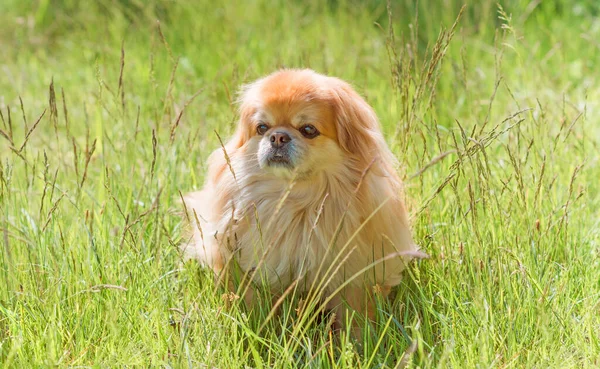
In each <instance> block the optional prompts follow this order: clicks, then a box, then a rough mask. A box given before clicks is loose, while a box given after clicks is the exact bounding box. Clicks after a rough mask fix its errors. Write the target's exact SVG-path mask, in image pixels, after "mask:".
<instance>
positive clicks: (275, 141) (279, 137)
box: [269, 131, 292, 149]
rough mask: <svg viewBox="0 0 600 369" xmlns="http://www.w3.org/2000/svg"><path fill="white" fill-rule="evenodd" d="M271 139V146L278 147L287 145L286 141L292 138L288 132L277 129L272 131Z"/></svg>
mask: <svg viewBox="0 0 600 369" xmlns="http://www.w3.org/2000/svg"><path fill="white" fill-rule="evenodd" d="M269 139H270V140H271V146H273V147H275V148H277V149H279V148H281V147H283V146H285V144H286V143H288V142H290V141H291V140H292V138H291V137H290V135H288V134H287V133H285V132H277V131H275V132H273V133H271V137H269Z"/></svg>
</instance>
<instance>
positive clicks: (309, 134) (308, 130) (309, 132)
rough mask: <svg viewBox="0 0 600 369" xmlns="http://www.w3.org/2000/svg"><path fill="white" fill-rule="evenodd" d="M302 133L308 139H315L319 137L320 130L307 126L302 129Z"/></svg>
mask: <svg viewBox="0 0 600 369" xmlns="http://www.w3.org/2000/svg"><path fill="white" fill-rule="evenodd" d="M300 133H302V136H304V137H306V138H315V137H317V136H318V135H319V130H318V129H316V128H315V126H313V125H312V124H305V125H303V126H302V127H300Z"/></svg>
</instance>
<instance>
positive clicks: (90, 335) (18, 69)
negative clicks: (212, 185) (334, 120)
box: [0, 0, 600, 368]
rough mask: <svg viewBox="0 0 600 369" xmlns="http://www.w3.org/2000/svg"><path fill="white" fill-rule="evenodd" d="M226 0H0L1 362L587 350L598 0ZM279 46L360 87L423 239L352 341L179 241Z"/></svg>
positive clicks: (551, 355) (596, 211) (449, 357)
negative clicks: (253, 306)
mask: <svg viewBox="0 0 600 369" xmlns="http://www.w3.org/2000/svg"><path fill="white" fill-rule="evenodd" d="M238 3H239V4H237V5H236V4H233V2H225V3H223V4H218V5H215V4H214V2H208V1H201V2H193V4H194V5H192V2H191V1H190V2H186V1H150V2H139V1H133V0H130V1H116V0H115V1H110V0H102V1H99V2H91V1H89V2H88V1H81V2H80V1H68V0H62V1H52V2H51V1H47V0H40V1H37V2H33V3H30V4H27V2H21V1H16V0H8V1H3V2H2V4H1V5H0V24H2V25H3V26H2V27H0V50H1V52H0V111H1V112H2V119H1V121H0V129H1V130H2V132H1V136H2V137H0V160H1V162H0V204H1V216H0V233H2V235H1V236H0V245H2V246H1V248H0V363H2V364H3V366H5V367H31V366H56V365H58V366H99V367H106V366H122V365H136V364H138V365H149V366H167V367H188V366H189V367H201V368H204V367H207V368H213V367H216V368H246V367H256V368H259V367H276V368H280V367H311V368H323V367H340V368H394V367H396V366H397V365H398V367H401V366H402V365H404V364H405V363H406V365H407V367H440V368H445V367H457V368H471V367H477V368H488V367H491V368H524V367H527V368H529V367H538V368H545V367H556V368H569V367H573V368H581V367H597V366H599V365H600V337H599V332H600V302H599V301H600V196H599V190H600V184H599V178H600V165H599V160H600V155H599V153H600V149H599V144H600V121H599V118H600V116H599V114H598V112H599V109H600V103H599V101H600V87H599V86H600V80H599V78H600V43H599V42H598V41H597V40H599V39H600V19H599V18H598V14H599V11H600V8H599V6H598V5H597V4H596V2H594V1H591V0H590V1H589V2H584V1H581V2H571V1H567V0H554V1H543V2H535V1H534V2H529V1H508V2H503V3H502V7H501V9H499V8H498V6H497V5H496V3H495V2H494V1H488V0H482V1H477V2H473V3H474V4H471V5H468V6H467V7H466V9H465V11H464V12H463V14H462V18H461V19H460V20H459V21H458V24H457V26H456V28H455V30H454V32H453V33H452V32H451V28H452V25H453V23H454V22H455V19H456V18H457V16H458V14H459V11H460V9H461V6H462V3H461V2H460V1H458V0H451V1H439V2H436V4H433V3H432V2H426V1H420V2H418V3H415V2H413V1H405V2H400V3H396V2H393V4H392V6H391V11H392V13H391V16H390V18H388V12H387V7H386V4H385V3H384V2H377V1H368V2H358V1H333V0H332V1H328V2H321V1H309V2H300V1H297V2H278V1H267V0H265V1H256V2H238ZM502 9H503V10H502ZM388 19H391V25H392V26H393V29H394V32H393V34H392V32H391V31H390V22H389V21H388ZM157 20H159V21H160V28H159V26H158V23H157ZM442 31H443V33H440V32H442ZM438 36H440V37H439V39H438ZM452 36H453V37H452ZM436 40H437V43H436ZM122 50H123V52H124V54H122ZM123 55H124V56H123ZM282 66H290V67H311V68H313V69H315V70H317V71H319V72H323V73H328V74H331V75H335V76H339V77H341V78H344V79H346V80H348V81H349V82H351V83H353V84H354V85H355V86H356V88H357V90H358V91H359V92H361V93H362V94H363V95H364V96H365V97H366V98H367V100H368V101H369V103H370V104H371V105H372V106H373V107H374V108H375V110H376V112H377V113H378V115H379V117H380V120H381V122H382V125H383V128H384V131H385V134H386V138H387V140H388V143H389V144H390V146H391V147H392V149H393V151H394V153H395V154H396V155H397V157H398V158H399V160H400V161H401V162H402V165H403V172H404V173H405V178H406V188H407V193H408V195H409V197H410V199H411V204H410V208H411V213H412V214H413V224H414V233H415V237H416V239H417V241H418V242H419V243H420V244H421V245H422V246H423V247H424V249H425V250H426V251H427V252H428V253H429V254H430V255H431V258H430V259H429V260H425V261H422V262H419V263H417V264H415V265H413V267H412V268H411V269H410V270H409V273H407V278H406V279H405V282H404V284H403V285H401V286H399V288H398V290H397V293H396V296H395V297H394V298H393V299H392V300H390V301H384V302H381V304H380V306H381V311H380V314H379V324H378V325H377V326H376V327H374V329H373V330H372V331H371V335H370V336H368V337H365V338H364V340H363V342H362V343H361V344H359V343H357V342H353V341H352V340H351V339H350V338H349V337H347V336H346V335H345V334H342V335H341V336H340V337H332V336H330V335H328V333H327V330H326V324H327V322H316V323H313V324H311V325H308V326H306V327H305V328H306V330H304V331H303V332H301V333H297V334H292V331H293V330H294V327H295V324H296V323H298V322H299V321H301V317H299V316H298V315H297V314H296V313H295V312H294V310H295V308H296V307H297V303H298V302H297V301H286V302H285V303H284V306H283V311H284V313H283V315H282V316H281V317H280V318H278V319H274V320H271V321H270V322H269V323H268V324H267V325H266V328H265V329H263V330H262V331H260V332H259V331H258V327H260V325H261V323H262V319H264V316H265V314H266V313H267V312H268V310H269V307H268V306H264V307H263V309H262V310H261V311H259V312H258V314H254V315H248V313H247V312H246V311H245V309H244V307H243V306H241V305H240V304H238V303H237V302H234V303H233V304H229V303H226V301H225V300H224V298H223V297H222V291H220V292H219V291H215V289H214V284H213V281H212V278H211V274H210V272H209V271H207V270H204V269H202V268H200V267H199V266H198V264H197V263H193V262H188V263H185V262H184V261H183V260H182V258H181V255H180V252H179V251H178V244H179V242H180V241H181V238H182V237H183V228H184V224H183V223H182V222H181V220H180V218H179V217H178V212H179V211H181V210H182V209H181V207H180V205H179V204H178V201H179V197H180V195H179V193H180V191H181V192H183V193H185V192H187V191H191V190H194V189H198V188H200V186H201V185H202V183H203V178H204V174H205V170H206V167H205V160H206V158H207V155H208V154H209V153H210V152H211V151H212V150H213V149H215V148H217V147H218V145H219V143H218V139H217V136H216V134H215V133H214V132H215V131H217V132H218V133H219V134H220V135H221V136H222V137H226V136H227V135H228V134H229V133H231V131H232V129H233V127H234V126H235V120H236V110H235V106H234V105H233V104H232V102H233V101H234V99H235V91H236V89H237V88H238V87H239V85H240V84H242V83H244V82H248V81H251V80H253V79H255V78H257V77H259V76H262V75H264V74H266V73H269V72H271V71H273V70H275V69H277V68H279V67H282ZM120 76H121V77H120ZM194 96H195V98H194ZM40 117H41V119H40ZM38 120H39V123H38ZM443 154H445V156H443V158H441V159H439V158H438V156H439V155H443ZM436 158H438V159H439V160H438V159H436ZM423 169H424V170H423ZM299 324H305V323H299ZM411 344H413V347H415V346H414V344H416V350H414V352H412V351H413V350H411V349H409V347H410V346H411ZM405 353H407V354H409V357H406V358H405V359H404V361H402V362H401V358H402V357H403V355H404V354H405Z"/></svg>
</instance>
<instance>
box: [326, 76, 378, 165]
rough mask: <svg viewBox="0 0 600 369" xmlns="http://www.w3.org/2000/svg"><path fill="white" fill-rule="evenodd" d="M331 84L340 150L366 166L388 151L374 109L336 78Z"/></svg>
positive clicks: (332, 79)
mask: <svg viewBox="0 0 600 369" xmlns="http://www.w3.org/2000/svg"><path fill="white" fill-rule="evenodd" d="M330 81H331V83H330V87H332V92H333V106H334V110H335V115H336V129H337V135H338V141H339V145H340V147H341V148H342V149H344V150H345V151H346V152H348V153H349V154H350V155H352V156H354V157H355V158H356V159H358V160H359V161H362V162H364V163H367V164H368V163H370V162H371V161H372V160H373V159H374V158H375V157H378V156H381V155H382V154H385V151H387V148H386V146H385V143H384V142H383V137H382V135H381V130H380V128H379V121H378V120H377V115H376V114H375V112H374V111H373V109H372V108H371V107H370V106H369V104H367V102H366V101H365V100H364V99H363V98H362V97H361V96H360V95H359V94H358V93H356V91H354V90H353V89H352V87H350V85H348V84H347V83H346V82H344V81H342V80H339V79H337V78H331V79H330ZM382 145H383V147H382ZM382 151H383V152H382ZM381 159H387V158H381Z"/></svg>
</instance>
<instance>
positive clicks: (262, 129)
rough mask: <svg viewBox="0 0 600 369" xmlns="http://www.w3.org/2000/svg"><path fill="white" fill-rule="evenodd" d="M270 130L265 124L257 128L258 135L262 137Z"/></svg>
mask: <svg viewBox="0 0 600 369" xmlns="http://www.w3.org/2000/svg"><path fill="white" fill-rule="evenodd" d="M268 130H269V126H268V125H266V124H264V123H261V124H259V125H257V126H256V133H258V134H259V135H261V136H262V135H264V134H265V132H267V131H268Z"/></svg>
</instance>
